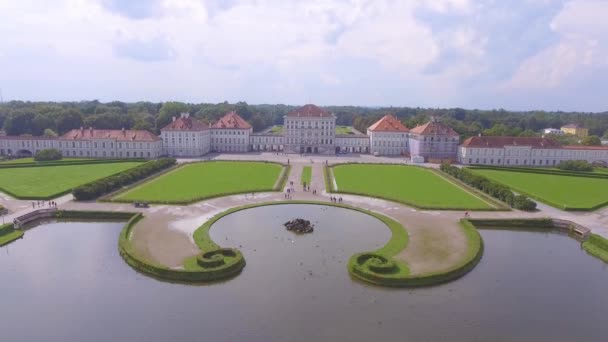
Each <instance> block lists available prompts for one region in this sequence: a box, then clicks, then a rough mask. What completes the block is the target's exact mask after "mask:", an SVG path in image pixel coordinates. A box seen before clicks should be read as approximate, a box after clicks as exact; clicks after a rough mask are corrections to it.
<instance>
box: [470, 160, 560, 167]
mask: <svg viewBox="0 0 608 342" xmlns="http://www.w3.org/2000/svg"><path fill="white" fill-rule="evenodd" d="M480 160H481V163H480ZM488 160H489V161H490V162H489V163H488ZM543 162H544V164H543ZM469 164H473V158H469ZM475 164H489V165H503V164H502V160H501V159H496V163H494V159H493V158H490V159H487V158H483V159H479V158H475ZM556 164H557V160H542V159H539V160H538V162H537V161H536V159H532V164H530V165H539V166H542V165H544V166H550V165H553V166H555V165H556ZM505 165H511V159H506V160H505ZM513 165H528V160H527V159H523V160H522V163H521V164H520V163H519V159H515V160H514V161H513Z"/></svg>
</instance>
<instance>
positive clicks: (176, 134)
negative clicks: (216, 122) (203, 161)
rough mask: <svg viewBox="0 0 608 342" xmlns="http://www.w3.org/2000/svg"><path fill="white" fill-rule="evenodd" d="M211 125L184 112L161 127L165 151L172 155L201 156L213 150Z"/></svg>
mask: <svg viewBox="0 0 608 342" xmlns="http://www.w3.org/2000/svg"><path fill="white" fill-rule="evenodd" d="M210 131H211V130H210V128H209V125H207V124H205V123H203V122H201V121H199V120H196V119H194V118H191V117H190V114H188V113H182V114H181V115H180V117H179V118H177V117H173V121H172V122H171V123H169V124H168V125H166V126H165V127H163V128H161V130H160V136H161V138H162V140H163V151H164V154H165V155H168V156H170V157H200V156H203V155H205V154H207V153H209V151H210V150H211V139H210V135H211V134H210Z"/></svg>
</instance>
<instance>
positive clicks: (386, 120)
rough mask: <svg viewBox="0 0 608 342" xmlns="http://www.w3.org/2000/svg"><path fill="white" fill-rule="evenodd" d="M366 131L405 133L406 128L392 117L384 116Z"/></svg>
mask: <svg viewBox="0 0 608 342" xmlns="http://www.w3.org/2000/svg"><path fill="white" fill-rule="evenodd" d="M368 130H370V131H373V132H407V131H409V130H408V129H407V127H405V125H404V124H403V123H401V121H399V119H397V118H396V117H394V116H393V115H390V114H388V115H385V116H384V117H382V119H380V120H378V121H376V122H375V123H374V124H373V125H371V126H369V128H368Z"/></svg>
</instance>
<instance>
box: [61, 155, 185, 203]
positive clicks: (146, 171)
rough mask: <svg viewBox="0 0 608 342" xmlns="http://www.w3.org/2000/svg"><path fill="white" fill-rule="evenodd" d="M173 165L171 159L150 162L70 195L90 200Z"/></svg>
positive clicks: (93, 183) (73, 191) (88, 185)
mask: <svg viewBox="0 0 608 342" xmlns="http://www.w3.org/2000/svg"><path fill="white" fill-rule="evenodd" d="M173 165H175V159H173V158H161V159H158V160H151V161H149V162H147V163H144V164H142V165H139V166H136V167H134V168H132V169H129V170H125V171H123V172H120V173H117V174H115V175H112V176H109V177H106V178H102V179H98V180H96V181H93V182H90V183H87V184H83V185H81V186H79V187H76V188H74V190H72V194H73V195H74V198H76V199H77V200H79V201H86V200H92V199H94V198H97V197H99V196H101V195H104V194H107V193H109V192H112V191H114V190H116V189H119V188H120V187H122V186H125V185H129V184H132V183H134V182H136V181H138V180H141V179H143V178H146V177H148V176H150V175H152V174H154V173H157V172H159V171H161V170H164V169H166V168H169V167H171V166H173Z"/></svg>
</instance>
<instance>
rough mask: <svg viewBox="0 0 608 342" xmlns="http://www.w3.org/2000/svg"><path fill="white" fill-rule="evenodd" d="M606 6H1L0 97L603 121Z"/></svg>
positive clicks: (607, 88)
mask: <svg viewBox="0 0 608 342" xmlns="http://www.w3.org/2000/svg"><path fill="white" fill-rule="evenodd" d="M606 18H608V0H571V1H560V0H508V1H507V0H394V1H392V0H336V1H331V0H318V1H315V0H148V1H144V0H129V1H125V0H88V1H87V0H39V1H33V0H19V1H16V0H0V88H1V89H2V95H3V97H4V100H5V101H6V100H10V99H21V100H84V99H99V100H101V101H111V100H122V101H137V100H149V101H168V100H178V101H189V102H221V101H224V100H227V101H230V102H234V101H247V102H249V103H288V104H303V103H309V102H312V103H317V104H320V105H332V104H335V105H348V104H352V105H366V106H380V105H394V106H414V107H417V106H420V107H465V108H505V109H513V110H527V109H546V110H556V109H561V110H580V111H604V110H608V20H606Z"/></svg>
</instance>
